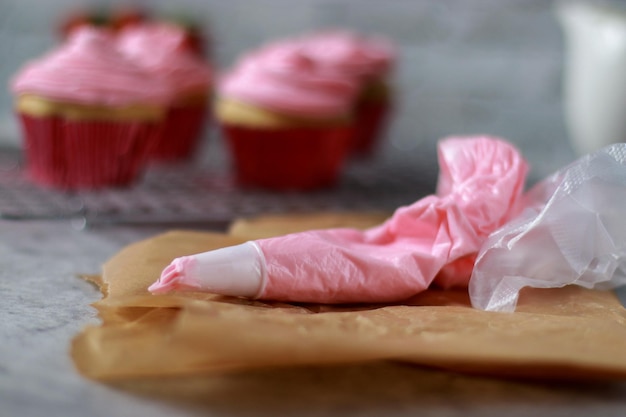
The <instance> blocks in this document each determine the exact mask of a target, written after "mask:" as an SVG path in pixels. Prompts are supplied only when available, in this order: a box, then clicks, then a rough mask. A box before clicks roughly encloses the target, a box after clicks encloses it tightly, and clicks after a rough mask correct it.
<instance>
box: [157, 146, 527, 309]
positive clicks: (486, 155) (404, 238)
mask: <svg viewBox="0 0 626 417" xmlns="http://www.w3.org/2000/svg"><path fill="white" fill-rule="evenodd" d="M439 163H440V175H439V183H438V189H437V194H436V195H431V196H427V197H425V198H423V199H421V200H419V201H417V202H416V203H414V204H412V205H410V206H406V207H401V208H399V209H398V210H397V211H396V212H395V213H394V215H393V216H392V217H391V218H390V219H389V220H388V221H386V222H385V223H383V224H382V225H380V226H377V227H374V228H371V229H368V230H365V231H360V230H356V229H329V230H312V231H307V232H302V233H294V234H290V235H285V236H281V237H275V238H269V239H261V240H257V241H254V242H252V243H249V244H243V245H238V246H233V247H231V248H235V252H237V253H232V254H231V257H230V258H228V257H223V256H222V255H220V253H221V252H220V251H223V249H222V250H218V251H211V252H206V253H204V254H199V255H196V256H192V259H196V261H194V262H188V264H189V265H194V268H196V269H192V270H186V269H185V268H184V267H182V268H181V267H180V266H181V265H182V264H181V262H180V261H175V262H174V263H173V265H174V264H176V265H178V267H176V268H174V267H168V268H167V269H166V270H165V271H164V274H163V275H162V277H161V279H160V280H159V281H157V282H155V283H154V284H153V285H152V286H151V287H150V291H152V292H154V293H163V292H167V291H170V290H175V289H180V290H185V289H193V290H200V291H202V290H205V291H212V292H218V291H215V289H216V288H221V290H220V291H219V292H218V293H223V294H226V295H245V296H252V297H257V298H261V299H271V300H281V301H293V302H315V303H353V302H393V301H401V300H404V299H407V298H410V297H411V296H413V295H415V294H417V293H419V292H421V291H423V290H425V289H427V288H428V287H429V286H430V285H431V284H432V283H433V282H435V280H437V283H438V284H439V285H442V286H444V287H447V286H454V285H465V286H466V285H467V283H468V281H469V278H470V274H471V270H472V266H473V262H472V261H473V257H474V256H475V255H476V253H477V252H478V250H479V248H480V246H481V244H482V243H483V242H484V241H485V240H486V238H487V236H488V235H489V234H490V233H491V232H492V231H494V230H495V229H497V228H498V227H500V226H502V225H503V224H504V223H505V222H507V221H508V220H509V219H510V218H511V217H512V216H514V215H515V214H517V213H518V212H519V210H520V209H521V207H520V206H521V196H522V192H523V187H524V181H525V177H526V173H527V170H528V167H527V163H526V161H525V160H524V159H523V158H522V156H521V155H520V153H519V152H518V151H517V150H516V149H515V148H514V147H513V146H512V145H510V144H508V143H507V142H505V141H503V140H500V139H497V138H489V137H473V138H448V139H445V140H443V141H441V142H440V144H439ZM226 249H230V248H226ZM257 254H258V255H259V256H257ZM216 259H218V260H219V262H217V263H219V267H220V268H221V269H219V273H217V272H216V273H215V274H214V276H211V275H212V274H211V273H209V272H207V271H213V270H214V269H211V268H213V266H214V265H213V264H215V263H216ZM240 259H241V260H242V261H241V262H238V260H240ZM247 259H253V261H251V262H248V261H247ZM451 272H453V273H451ZM255 274H256V275H257V276H258V278H257V279H256V281H255V283H254V284H250V285H248V286H247V287H246V289H245V290H241V288H237V289H236V290H231V289H229V288H227V287H228V286H229V285H231V284H229V283H226V285H225V286H224V285H221V284H220V285H214V284H213V283H211V281H212V280H217V281H220V280H222V281H223V280H224V276H232V277H233V278H232V279H233V281H238V282H239V281H242V280H243V279H248V277H249V276H251V275H255ZM252 281H254V280H252Z"/></svg>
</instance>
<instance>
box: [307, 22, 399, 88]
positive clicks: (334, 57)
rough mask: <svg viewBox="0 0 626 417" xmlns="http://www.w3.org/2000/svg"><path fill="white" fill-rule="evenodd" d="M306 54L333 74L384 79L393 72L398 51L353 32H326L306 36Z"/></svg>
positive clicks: (382, 41) (381, 40)
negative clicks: (339, 73) (335, 72)
mask: <svg viewBox="0 0 626 417" xmlns="http://www.w3.org/2000/svg"><path fill="white" fill-rule="evenodd" d="M301 41H302V43H303V45H304V50H305V53H306V54H307V55H308V56H309V57H310V58H311V59H312V60H314V61H315V62H317V63H318V65H319V66H321V67H323V68H326V69H327V70H330V71H337V72H341V73H346V74H351V75H353V76H358V77H365V78H370V77H383V76H385V75H387V74H388V73H389V72H390V71H391V70H392V68H393V66H394V64H395V61H396V51H395V48H394V46H393V45H392V43H391V41H389V40H387V39H385V38H383V37H380V36H378V37H366V36H364V35H361V34H357V33H353V32H350V31H326V32H319V33H315V34H311V35H307V36H305V37H304V38H303V39H302V40H301Z"/></svg>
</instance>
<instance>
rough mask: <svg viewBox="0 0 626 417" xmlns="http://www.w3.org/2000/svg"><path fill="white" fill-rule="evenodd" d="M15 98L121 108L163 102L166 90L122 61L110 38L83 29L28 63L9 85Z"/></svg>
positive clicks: (145, 73) (93, 30)
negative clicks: (32, 96)
mask: <svg viewBox="0 0 626 417" xmlns="http://www.w3.org/2000/svg"><path fill="white" fill-rule="evenodd" d="M11 90H12V91H13V92H14V93H16V94H35V95H40V96H44V97H47V98H50V99H55V100H60V101H67V102H71V103H77V104H91V105H109V106H121V105H130V104H137V103H158V104H164V103H166V102H167V101H168V100H169V99H170V97H171V94H172V91H171V89H170V87H169V86H168V85H167V84H165V83H163V82H162V81H161V80H159V79H157V78H156V77H153V76H151V75H150V74H148V73H147V72H146V71H145V70H143V69H142V68H140V67H139V66H137V65H136V64H134V63H133V62H131V61H130V60H129V59H128V58H126V57H125V56H123V55H122V54H121V53H120V52H119V51H118V50H117V48H116V46H115V42H114V39H113V37H112V35H111V34H110V33H109V32H107V31H105V30H102V29H97V28H93V27H84V28H80V29H78V30H76V31H75V32H73V33H72V36H71V37H70V39H68V41H67V43H66V44H64V45H62V46H61V47H59V48H58V49H55V50H53V51H52V52H50V53H48V54H47V55H45V56H44V57H42V58H40V59H38V60H35V61H32V62H30V63H28V64H27V65H26V66H25V67H24V68H23V69H22V70H21V71H20V72H19V73H18V74H17V75H16V77H15V78H14V79H13V80H12V82H11Z"/></svg>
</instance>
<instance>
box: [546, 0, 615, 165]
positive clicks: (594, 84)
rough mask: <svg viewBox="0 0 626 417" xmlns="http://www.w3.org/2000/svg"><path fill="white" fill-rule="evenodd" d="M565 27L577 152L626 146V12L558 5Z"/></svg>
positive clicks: (567, 103) (570, 121)
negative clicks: (610, 146)
mask: <svg viewBox="0 0 626 417" xmlns="http://www.w3.org/2000/svg"><path fill="white" fill-rule="evenodd" d="M557 16H558V20H559V22H560V24H561V27H562V28H563V34H564V41H565V61H564V68H563V82H564V84H563V94H564V96H563V99H564V112H565V123H566V126H567V129H568V131H569V136H570V140H571V144H572V147H573V148H574V150H575V151H576V152H578V153H579V154H586V153H589V152H592V151H594V150H597V149H599V148H601V147H604V146H606V145H609V144H612V143H617V142H626V12H625V11H624V10H619V9H617V8H616V7H615V6H614V5H609V3H597V2H596V3H591V2H580V1H575V2H572V1H568V2H561V3H558V5H557Z"/></svg>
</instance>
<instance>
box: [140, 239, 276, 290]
mask: <svg viewBox="0 0 626 417" xmlns="http://www.w3.org/2000/svg"><path fill="white" fill-rule="evenodd" d="M265 281H266V267H265V257H264V255H263V253H262V252H261V249H260V248H259V247H258V245H257V244H256V243H255V242H246V243H242V244H240V245H235V246H229V247H225V248H221V249H216V250H212V251H208V252H203V253H199V254H197V255H191V256H184V257H182V258H176V259H174V261H172V263H170V265H169V266H168V267H166V268H165V269H164V270H163V272H162V274H161V277H160V278H159V280H158V281H157V282H155V283H154V284H152V285H151V286H150V288H148V290H149V291H150V292H152V293H153V294H163V293H166V292H169V291H172V290H178V291H203V292H210V293H215V294H221V295H229V296H235V297H248V298H256V297H257V295H258V294H259V293H260V292H261V291H262V290H263V286H264V284H265Z"/></svg>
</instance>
